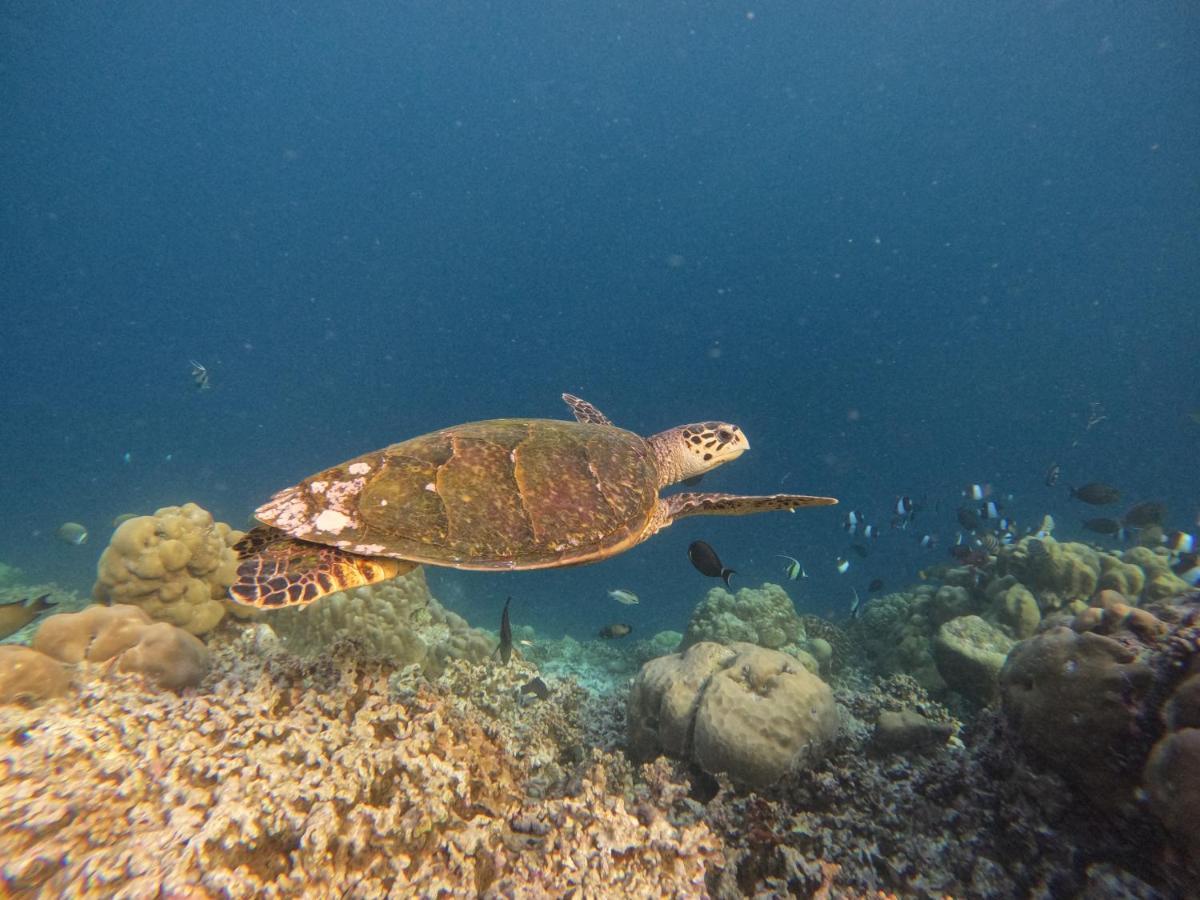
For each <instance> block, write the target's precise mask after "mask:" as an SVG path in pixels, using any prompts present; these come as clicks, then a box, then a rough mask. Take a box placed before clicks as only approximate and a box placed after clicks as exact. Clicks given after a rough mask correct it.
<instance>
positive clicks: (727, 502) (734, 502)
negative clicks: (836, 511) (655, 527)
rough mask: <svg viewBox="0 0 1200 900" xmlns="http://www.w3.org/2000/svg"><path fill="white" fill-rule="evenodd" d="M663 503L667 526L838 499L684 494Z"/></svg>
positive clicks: (798, 506)
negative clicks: (690, 518)
mask: <svg viewBox="0 0 1200 900" xmlns="http://www.w3.org/2000/svg"><path fill="white" fill-rule="evenodd" d="M659 502H660V503H661V504H662V505H663V506H664V507H665V512H666V516H665V521H664V523H663V524H662V525H661V526H660V527H662V528H665V527H666V526H667V525H670V524H671V523H672V522H674V521H675V520H676V519H682V518H684V517H685V516H748V515H751V514H752V513H760V512H770V511H771V510H776V509H786V510H788V511H789V512H792V511H795V510H797V509H799V508H800V507H802V506H833V505H834V504H835V503H837V500H836V499H835V498H833V497H810V496H808V495H807V494H766V495H763V496H744V495H742V494H696V493H682V494H672V495H671V496H669V497H663V498H662V499H661V500H660V501H659Z"/></svg>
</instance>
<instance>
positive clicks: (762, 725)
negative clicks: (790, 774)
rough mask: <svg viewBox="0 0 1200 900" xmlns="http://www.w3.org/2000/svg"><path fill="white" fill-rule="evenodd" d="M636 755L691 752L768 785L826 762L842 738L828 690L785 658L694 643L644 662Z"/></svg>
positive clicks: (634, 706)
mask: <svg viewBox="0 0 1200 900" xmlns="http://www.w3.org/2000/svg"><path fill="white" fill-rule="evenodd" d="M628 722H629V734H630V751H631V752H632V753H633V754H634V755H635V756H636V757H641V758H647V757H650V756H653V755H657V753H658V752H659V751H660V750H665V751H666V752H668V753H671V754H674V755H677V756H680V757H683V758H691V759H692V760H694V761H695V762H696V763H697V764H698V765H699V766H700V767H701V768H702V769H704V770H705V771H706V772H709V773H712V774H716V773H719V772H721V773H726V774H728V776H729V777H730V778H731V779H732V780H733V781H734V782H735V783H737V784H739V785H746V786H751V787H761V786H764V785H768V784H771V783H772V782H774V781H777V780H778V779H779V778H780V777H782V776H783V775H784V774H785V773H786V772H787V771H789V770H790V769H793V768H795V767H798V766H801V767H802V766H806V765H810V764H811V763H812V762H813V761H815V760H817V759H819V758H820V757H821V755H822V754H823V753H824V752H825V751H826V749H827V748H828V745H829V744H830V742H831V741H832V739H833V738H834V736H835V735H836V734H837V729H838V718H837V711H836V708H835V706H834V703H833V693H832V692H831V691H830V689H829V686H828V685H826V684H825V682H823V681H821V679H820V678H818V677H817V676H816V675H813V674H812V673H811V672H809V671H807V670H806V669H804V668H803V667H801V666H798V665H797V664H796V662H795V660H793V659H791V658H789V657H788V656H787V655H786V654H783V653H780V652H778V651H775V650H768V649H766V648H764V647H758V646H756V645H753V644H747V643H744V642H740V641H735V642H734V643H732V644H731V645H730V646H729V647H722V646H720V645H718V644H714V643H711V642H702V643H699V644H693V645H692V646H691V647H689V648H688V649H687V650H685V651H684V652H683V653H680V654H673V655H671V656H666V657H661V658H659V659H656V660H651V661H650V662H649V663H647V664H646V665H645V666H643V667H642V671H641V673H640V674H639V675H638V678H637V679H636V680H635V681H634V685H633V689H632V691H631V692H630V697H629V713H628Z"/></svg>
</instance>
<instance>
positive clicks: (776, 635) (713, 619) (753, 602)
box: [681, 583, 806, 652]
mask: <svg viewBox="0 0 1200 900" xmlns="http://www.w3.org/2000/svg"><path fill="white" fill-rule="evenodd" d="M805 637H806V635H805V631H804V623H803V622H802V621H801V620H800V617H799V616H798V615H796V607H795V606H794V605H793V604H792V598H791V597H789V596H788V595H787V591H785V590H784V589H783V588H781V587H780V586H779V585H777V584H770V583H767V584H764V585H763V586H762V587H761V588H748V587H747V588H742V589H741V590H739V591H738V592H737V593H736V594H731V593H729V591H727V590H725V589H724V588H721V587H715V588H713V589H712V590H710V591H709V592H708V595H707V596H706V597H705V598H704V599H703V600H701V601H700V603H699V604H698V605H697V606H696V608H695V609H694V610H693V611H692V618H691V621H689V622H688V627H687V633H686V634H685V635H684V637H683V643H682V644H681V647H682V648H684V649H686V648H688V647H690V646H692V645H693V644H698V643H700V642H701V641H713V642H714V643H717V644H731V643H733V642H734V641H745V642H746V643H749V644H758V646H760V647H768V648H770V649H772V650H784V651H785V652H793V651H795V650H798V649H799V648H800V645H801V644H803V643H804V640H805Z"/></svg>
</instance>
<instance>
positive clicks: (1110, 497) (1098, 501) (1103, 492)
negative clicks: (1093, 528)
mask: <svg viewBox="0 0 1200 900" xmlns="http://www.w3.org/2000/svg"><path fill="white" fill-rule="evenodd" d="M1071 496H1072V497H1074V498H1075V499H1076V500H1082V501H1083V502H1084V503H1087V504H1089V505H1091V506H1108V505H1109V504H1110V503H1116V502H1117V501H1118V500H1120V499H1121V492H1120V491H1119V490H1117V489H1116V488H1115V487H1113V486H1112V485H1111V484H1104V483H1103V482H1101V481H1089V482H1088V483H1087V484H1085V485H1084V486H1083V487H1081V488H1071Z"/></svg>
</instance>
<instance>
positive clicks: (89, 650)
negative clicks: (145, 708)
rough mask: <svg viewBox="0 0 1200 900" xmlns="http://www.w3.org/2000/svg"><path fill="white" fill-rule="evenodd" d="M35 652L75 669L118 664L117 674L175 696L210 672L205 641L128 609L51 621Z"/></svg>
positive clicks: (93, 610) (91, 610)
mask: <svg viewBox="0 0 1200 900" xmlns="http://www.w3.org/2000/svg"><path fill="white" fill-rule="evenodd" d="M33 649H34V650H36V651H37V652H39V653H42V654H45V655H46V656H48V657H50V658H51V659H54V660H57V661H59V662H64V663H71V664H74V663H81V662H85V661H86V662H90V663H100V662H107V661H108V660H110V659H115V660H116V661H117V662H116V664H117V668H118V670H120V671H122V672H138V673H140V674H142V675H144V676H145V677H146V678H148V679H149V680H150V681H151V682H152V683H154V684H156V685H158V686H159V687H162V688H168V689H170V690H179V689H180V688H184V687H193V686H195V685H197V684H199V683H200V681H201V680H202V679H203V678H204V675H205V673H206V672H207V671H208V650H207V648H206V647H205V646H204V642H203V641H201V640H200V639H199V638H197V637H196V636H195V635H192V634H189V633H188V632H186V631H184V630H183V629H182V628H177V627H176V626H174V625H168V624H167V623H166V622H152V621H151V620H150V617H149V616H148V615H146V612H145V611H144V610H143V609H141V608H140V607H137V606H128V605H125V604H119V605H117V606H89V607H87V608H86V609H83V610H80V611H79V612H74V613H58V614H56V615H53V616H50V617H49V618H48V619H46V621H45V622H44V623H43V624H42V627H41V628H39V629H38V630H37V632H36V633H35V634H34V636H33Z"/></svg>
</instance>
